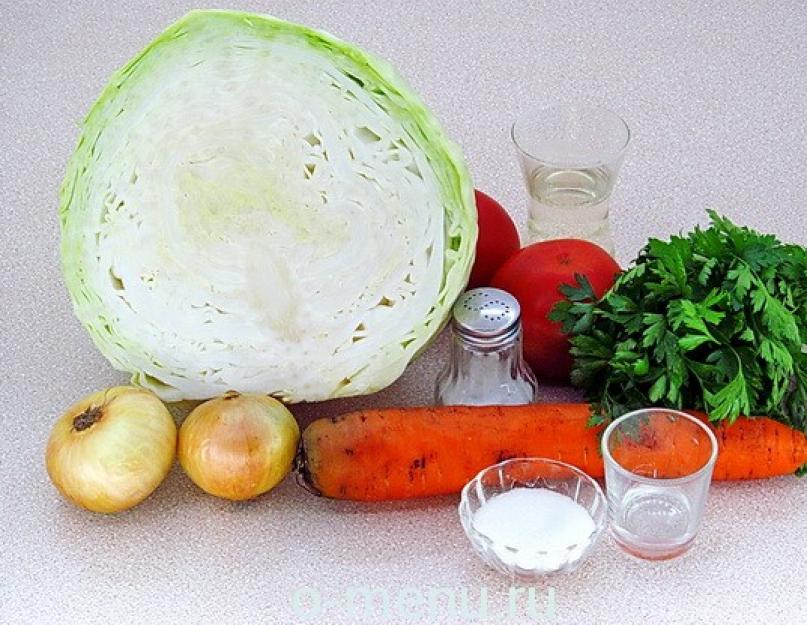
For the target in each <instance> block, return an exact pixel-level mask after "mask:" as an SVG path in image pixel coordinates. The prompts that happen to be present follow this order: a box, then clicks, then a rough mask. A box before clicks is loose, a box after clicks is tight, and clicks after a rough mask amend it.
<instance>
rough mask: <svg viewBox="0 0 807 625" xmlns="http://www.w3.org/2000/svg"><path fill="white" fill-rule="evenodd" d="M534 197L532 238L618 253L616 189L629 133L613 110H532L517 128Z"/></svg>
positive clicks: (529, 230) (523, 167) (529, 229)
mask: <svg viewBox="0 0 807 625" xmlns="http://www.w3.org/2000/svg"><path fill="white" fill-rule="evenodd" d="M511 135H512V138H513V143H515V145H516V148H517V152H518V158H519V163H520V165H521V170H522V172H523V174H524V180H525V182H526V185H527V191H528V193H529V197H530V200H529V210H528V215H529V216H528V219H527V240H528V241H529V242H530V243H533V242H535V241H543V240H547V239H563V238H575V239H587V240H589V241H592V242H594V243H597V244H598V245H600V246H601V247H603V248H604V249H605V250H606V251H608V252H609V253H610V254H612V255H613V254H614V241H613V237H612V235H611V226H610V222H609V219H608V212H609V210H610V198H611V191H612V190H613V188H614V183H615V182H616V178H617V175H618V173H619V168H620V166H621V165H622V161H623V159H624V156H625V151H626V149H627V147H628V144H629V143H630V129H629V128H628V125H627V124H626V123H625V121H624V120H623V119H622V118H621V117H619V115H616V114H615V113H612V112H611V111H609V110H607V109H604V108H600V107H597V106H589V105H586V104H565V105H558V106H552V107H549V108H544V109H539V110H535V111H531V112H529V113H527V114H524V115H522V116H521V117H520V118H519V119H517V120H516V122H515V123H514V124H513V127H512V130H511Z"/></svg>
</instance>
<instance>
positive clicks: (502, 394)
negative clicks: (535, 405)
mask: <svg viewBox="0 0 807 625" xmlns="http://www.w3.org/2000/svg"><path fill="white" fill-rule="evenodd" d="M451 335H452V336H451V351H450V358H449V361H448V364H447V365H446V368H445V369H444V370H443V371H442V372H441V373H440V375H438V376H437V385H436V390H435V400H436V402H437V404H438V405H469V406H485V405H493V404H529V403H532V402H533V401H535V391H536V387H537V384H536V381H535V376H534V375H533V373H532V371H531V370H530V368H529V365H527V363H526V362H525V361H524V356H523V354H522V348H521V308H520V307H519V305H518V301H517V300H516V298H515V297H513V296H512V295H510V294H509V293H507V292H505V291H502V290H500V289H493V288H481V289H472V290H470V291H466V292H465V293H463V294H462V295H461V296H460V298H459V299H458V300H457V303H456V304H454V309H453V319H452V322H451Z"/></svg>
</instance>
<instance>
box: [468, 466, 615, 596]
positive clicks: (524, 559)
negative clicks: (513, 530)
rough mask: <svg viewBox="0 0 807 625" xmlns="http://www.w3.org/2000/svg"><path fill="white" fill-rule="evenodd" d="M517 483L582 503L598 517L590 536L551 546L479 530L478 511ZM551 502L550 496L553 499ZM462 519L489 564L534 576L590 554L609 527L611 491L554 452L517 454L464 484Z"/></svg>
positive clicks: (562, 569)
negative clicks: (510, 541)
mask: <svg viewBox="0 0 807 625" xmlns="http://www.w3.org/2000/svg"><path fill="white" fill-rule="evenodd" d="M514 488H545V489H548V490H551V491H554V492H556V493H560V494H562V495H565V496H567V497H569V498H570V499H571V500H572V501H574V502H576V503H578V504H580V505H581V506H582V507H583V508H584V509H585V510H586V512H588V514H589V515H590V516H591V519H592V520H593V521H594V530H593V531H592V532H591V533H590V534H589V535H588V536H586V538H585V539H584V540H580V541H577V542H575V543H574V544H568V545H564V546H563V547H560V546H558V547H555V548H552V549H550V550H540V549H537V548H526V549H524V548H522V549H519V548H518V547H517V546H513V545H507V544H504V543H502V542H496V541H495V540H493V539H492V538H491V537H489V536H488V535H486V534H484V533H482V532H480V531H479V529H478V528H477V527H475V524H474V515H475V514H476V512H477V511H478V510H479V509H480V508H481V507H482V506H483V505H484V504H485V503H486V502H487V501H488V500H490V499H491V498H493V497H495V496H496V495H500V494H502V493H505V492H507V491H510V490H512V489H514ZM547 505H549V502H547ZM459 514H460V521H461V522H462V527H463V529H464V530H465V534H466V535H467V536H468V538H469V540H470V541H471V545H472V546H473V548H474V550H476V552H477V553H478V554H479V556H480V557H481V558H482V560H484V561H485V562H486V563H487V564H488V565H489V566H491V567H493V568H494V569H496V570H498V571H500V572H502V573H504V574H505V575H510V576H511V577H514V578H516V577H517V578H520V579H526V580H532V579H537V578H539V577H543V576H545V575H553V574H556V573H567V572H570V571H573V570H575V569H576V568H577V567H578V566H579V565H580V563H581V562H582V561H583V560H584V559H585V558H586V557H587V556H588V554H589V553H590V552H591V550H592V549H593V547H594V545H595V544H596V543H597V540H598V539H599V538H600V535H601V534H602V532H603V529H604V528H605V524H606V519H607V503H606V499H605V495H604V494H603V492H602V489H601V488H600V485H599V484H597V482H595V481H594V480H593V479H592V478H591V477H589V476H588V475H586V474H585V473H584V472H583V471H581V470H579V469H577V468H575V467H573V466H571V465H569V464H566V463H564V462H559V461H557V460H550V459H548V458H513V459H511V460H505V461H504V462H500V463H499V464H494V465H493V466H491V467H488V468H487V469H483V470H482V471H480V472H479V473H478V474H477V475H476V477H475V478H474V479H472V480H471V481H470V482H468V483H467V484H466V485H465V487H464V488H463V489H462V495H461V497H460V504H459Z"/></svg>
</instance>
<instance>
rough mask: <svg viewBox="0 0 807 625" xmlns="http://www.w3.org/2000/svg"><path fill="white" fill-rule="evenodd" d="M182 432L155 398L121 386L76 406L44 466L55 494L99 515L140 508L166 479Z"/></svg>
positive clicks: (53, 438)
mask: <svg viewBox="0 0 807 625" xmlns="http://www.w3.org/2000/svg"><path fill="white" fill-rule="evenodd" d="M176 441H177V428H176V425H175V424H174V420H173V419H172V418H171V414H170V413H169V412H168V409H167V408H166V407H165V405H164V404H163V403H162V402H161V401H160V400H159V399H158V398H157V396H156V395H154V393H152V392H151V391H147V390H144V389H140V388H135V387H133V386H116V387H113V388H110V389H107V390H105V391H99V392H97V393H93V394H92V395H89V396H87V397H85V398H84V399H82V400H81V401H79V402H78V403H76V404H74V405H73V406H71V407H70V409H69V410H68V411H67V412H66V413H65V414H64V415H62V417H61V418H60V419H59V420H58V421H57V422H56V424H55V425H54V426H53V430H52V431H51V434H50V440H48V448H47V452H46V455H45V463H46V465H47V469H48V475H50V479H51V481H53V483H54V485H55V486H56V488H58V489H59V492H61V493H62V494H63V495H64V496H65V497H67V499H69V500H70V501H72V502H73V503H75V504H76V505H78V506H81V507H83V508H87V509H88V510H93V511H94V512H120V511H121V510H126V509H128V508H131V507H132V506H136V505H137V504H139V503H140V502H141V501H143V500H144V499H145V498H146V497H148V496H149V495H150V494H151V493H152V492H154V489H155V488H157V486H159V485H160V483H161V482H162V481H163V479H165V476H166V475H167V474H168V471H170V469H171V465H172V464H173V462H174V457H175V455H176Z"/></svg>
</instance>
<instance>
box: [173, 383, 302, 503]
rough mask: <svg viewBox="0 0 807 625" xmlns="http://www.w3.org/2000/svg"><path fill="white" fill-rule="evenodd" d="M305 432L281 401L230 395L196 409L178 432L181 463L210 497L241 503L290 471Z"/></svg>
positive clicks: (253, 396) (255, 395)
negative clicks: (302, 433) (301, 432)
mask: <svg viewBox="0 0 807 625" xmlns="http://www.w3.org/2000/svg"><path fill="white" fill-rule="evenodd" d="M299 440H300V427H299V426H298V425H297V421H296V420H295V418H294V416H293V415H292V414H291V413H290V412H289V411H288V409H287V408H286V407H285V406H284V405H283V404H282V403H280V402H279V401H278V400H276V399H274V398H273V397H269V396H268V395H260V394H257V393H245V394H239V393H236V392H235V391H229V392H228V393H226V394H225V395H224V396H223V397H219V398H216V399H211V400H210V401H207V402H205V403H203V404H201V405H200V406H197V407H196V408H195V409H194V410H193V411H192V412H191V413H190V414H189V415H188V418H187V419H185V422H184V423H183V424H182V427H181V428H180V430H179V452H178V455H179V462H180V464H181V465H182V468H183V469H185V472H186V473H187V474H188V476H189V477H190V478H191V479H192V480H193V481H194V483H195V484H196V485H197V486H198V487H199V488H201V489H202V490H203V491H205V492H206V493H209V494H211V495H215V496H216V497H222V498H224V499H230V500H233V501H242V500H245V499H252V498H253V497H257V496H258V495H261V494H263V493H265V492H267V491H269V490H271V489H272V488H274V487H275V486H276V485H277V484H278V483H279V482H280V481H281V480H282V479H283V478H284V477H285V476H286V474H288V472H289V471H290V470H291V466H292V463H293V461H294V456H295V454H296V452H297V444H298V442H299Z"/></svg>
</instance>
